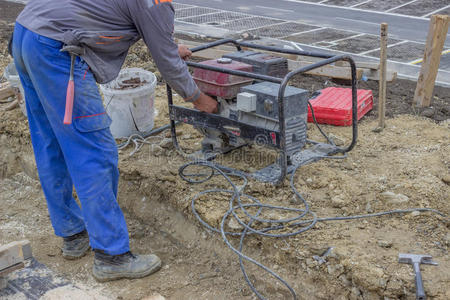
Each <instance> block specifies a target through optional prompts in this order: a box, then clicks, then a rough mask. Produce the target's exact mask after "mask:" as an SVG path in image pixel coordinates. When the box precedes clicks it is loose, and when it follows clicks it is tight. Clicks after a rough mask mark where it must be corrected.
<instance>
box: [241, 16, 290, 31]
mask: <svg viewBox="0 0 450 300" xmlns="http://www.w3.org/2000/svg"><path fill="white" fill-rule="evenodd" d="M274 20H276V19H274ZM278 20H279V19H278ZM286 23H289V22H287V21H286V22H281V23H276V24H270V25H263V26H258V27H253V28H248V29H242V30H240V31H236V32H237V33H245V32H248V31H251V30H257V29H261V28H264V27H269V26H275V25H282V24H286Z"/></svg>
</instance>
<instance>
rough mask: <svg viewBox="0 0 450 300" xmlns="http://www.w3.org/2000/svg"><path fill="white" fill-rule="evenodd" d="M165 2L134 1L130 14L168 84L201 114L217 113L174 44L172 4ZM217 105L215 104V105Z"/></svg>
mask: <svg viewBox="0 0 450 300" xmlns="http://www.w3.org/2000/svg"><path fill="white" fill-rule="evenodd" d="M163 1H164V0H133V1H130V3H129V8H130V13H131V16H132V18H133V21H134V23H135V26H136V28H137V30H138V32H139V34H140V35H141V36H142V38H143V39H144V42H145V44H146V45H147V47H148V48H149V50H150V54H151V55H152V58H153V60H154V62H155V63H156V66H157V67H158V70H159V71H160V73H161V75H162V76H163V78H164V79H165V80H166V82H167V83H168V84H169V85H170V86H171V87H172V88H173V89H174V90H175V91H176V92H177V93H178V94H179V95H180V96H181V97H183V99H185V100H186V101H189V102H193V103H194V106H195V107H196V108H197V109H199V110H202V111H206V112H214V111H215V109H216V105H217V104H216V102H215V101H214V100H213V99H212V98H210V97H209V96H206V95H204V94H202V93H201V92H200V90H199V89H198V87H197V85H196V84H195V82H194V80H193V79H192V76H191V74H190V73H189V71H188V68H187V66H186V64H185V63H184V61H183V60H182V59H181V57H180V54H179V52H178V46H177V44H176V43H175V41H174V40H173V30H174V15H175V12H174V10H173V7H172V4H171V3H170V2H169V1H167V0H166V1H164V2H163ZM213 102H214V103H213Z"/></svg>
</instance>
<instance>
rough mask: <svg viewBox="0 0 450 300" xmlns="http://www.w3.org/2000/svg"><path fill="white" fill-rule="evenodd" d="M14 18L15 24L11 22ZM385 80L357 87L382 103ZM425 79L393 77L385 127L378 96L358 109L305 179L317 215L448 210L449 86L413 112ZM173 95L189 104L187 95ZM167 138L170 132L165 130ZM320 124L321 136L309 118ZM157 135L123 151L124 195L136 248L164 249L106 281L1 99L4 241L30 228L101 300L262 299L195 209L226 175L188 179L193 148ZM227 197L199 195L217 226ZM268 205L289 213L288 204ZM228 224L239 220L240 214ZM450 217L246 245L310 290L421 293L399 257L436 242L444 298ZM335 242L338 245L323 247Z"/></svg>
mask: <svg viewBox="0 0 450 300" xmlns="http://www.w3.org/2000/svg"><path fill="white" fill-rule="evenodd" d="M3 28H5V31H3ZM9 29H10V27H8V25H7V24H4V25H3V26H2V33H3V32H7V30H9ZM6 36H7V34H5V35H4V36H3V35H2V37H1V38H2V40H1V41H0V71H1V72H3V69H4V68H5V67H6V65H7V64H8V63H9V61H10V58H9V57H8V55H7V54H6ZM126 66H128V67H130V66H133V67H141V68H144V69H147V70H150V71H154V72H155V73H156V74H157V75H158V76H159V74H158V72H157V70H156V69H155V67H154V65H153V63H152V62H151V58H150V57H149V56H148V54H147V51H146V49H145V46H144V45H143V44H142V43H138V44H137V45H135V46H134V47H133V49H132V51H131V53H130V55H129V56H128V59H127V62H126ZM159 77H160V76H159ZM295 85H297V86H299V87H303V88H306V89H308V90H310V91H314V90H317V89H320V88H323V87H327V86H334V85H335V84H334V83H333V82H332V81H331V80H330V79H328V78H319V77H311V76H308V77H304V78H299V79H298V80H297V81H296V83H295ZM377 86H378V84H377V82H374V81H368V82H361V83H360V85H359V88H367V89H372V90H373V91H374V95H375V102H376V103H377ZM414 86H415V84H414V83H412V82H409V81H403V80H397V81H396V82H394V83H391V84H389V85H388V101H387V115H388V118H387V121H386V124H387V127H386V129H385V130H384V131H383V132H382V133H374V132H373V131H372V130H373V129H374V128H375V127H376V126H377V120H376V108H375V109H374V110H373V111H372V112H371V113H369V115H367V116H366V117H364V118H363V119H362V120H361V121H360V122H359V137H358V144H357V146H356V148H355V149H354V150H353V151H352V152H350V153H349V156H348V158H346V159H345V160H342V161H328V160H323V161H320V162H317V163H314V164H311V165H307V166H305V167H302V168H301V169H300V170H299V171H298V173H297V176H296V177H295V179H294V182H295V185H296V187H297V188H298V189H299V191H300V192H301V193H302V194H303V195H304V197H305V198H306V200H307V201H308V203H309V204H310V206H311V210H312V211H314V212H315V213H317V215H318V216H319V217H328V216H349V215H354V214H366V213H372V212H379V211H386V210H392V209H404V208H417V207H429V208H434V209H437V210H440V211H441V212H443V213H445V214H446V215H447V216H448V215H449V213H450V206H449V200H450V199H449V195H450V186H449V184H450V173H449V168H450V160H449V155H448V153H450V121H449V120H450V89H446V88H438V87H437V88H436V89H435V92H434V99H433V101H434V102H433V108H431V109H428V110H423V111H414V110H413V109H412V108H411V102H412V97H413V93H414ZM176 101H177V103H181V99H180V98H179V97H176ZM156 107H157V110H158V116H157V118H156V124H155V127H159V126H162V125H165V124H167V123H168V109H167V100H166V96H165V87H164V85H163V84H162V83H160V84H159V85H158V86H157V90H156ZM0 109H1V106H0ZM324 129H325V131H326V132H329V133H330V134H331V136H332V138H333V139H334V140H335V141H336V142H337V143H338V144H339V145H343V144H347V143H349V141H350V139H351V131H350V128H344V127H333V126H324ZM167 137H168V135H167V133H166V132H165V133H163V134H161V138H160V140H161V139H163V138H167ZM309 137H310V138H314V139H317V140H320V139H321V137H320V135H319V133H318V131H317V130H316V129H315V128H314V126H312V125H310V126H309ZM179 139H180V141H181V145H182V147H183V148H184V149H185V150H186V151H187V152H192V151H194V150H195V149H199V148H200V142H201V135H200V134H199V133H198V132H197V131H195V130H194V129H192V128H191V127H189V126H186V125H182V126H180V127H179ZM160 140H158V139H155V140H150V141H153V142H154V144H153V145H144V146H143V147H142V148H141V149H140V150H139V151H138V152H137V153H135V154H134V155H133V156H130V153H131V152H132V151H133V150H134V145H130V146H129V147H128V148H126V149H124V150H121V151H120V167H119V168H120V172H121V183H120V187H119V203H120V205H121V207H122V208H123V210H124V212H125V216H126V219H127V223H128V227H129V232H130V239H131V247H132V249H133V250H134V251H135V252H137V253H146V252H153V253H155V254H157V255H158V256H160V257H161V258H162V260H163V267H162V269H161V271H159V272H158V273H156V274H155V275H152V276H150V277H147V278H144V279H139V280H120V281H116V282H110V283H104V284H100V283H97V282H96V281H95V280H94V279H93V277H92V275H91V268H92V260H93V255H92V254H89V255H87V256H86V257H83V258H82V259H80V260H76V261H67V260H64V259H63V258H62V256H61V244H62V241H61V239H60V238H58V237H56V236H55V235H54V234H53V231H52V227H51V224H50V221H49V218H48V212H47V207H46V203H45V198H44V196H43V193H42V190H41V188H40V184H39V181H38V177H37V173H36V169H35V163H34V157H33V153H32V148H31V143H30V138H29V132H28V125H27V120H26V118H25V117H24V116H23V115H22V113H21V111H20V110H19V109H15V110H12V111H4V110H1V111H0V205H1V213H0V244H6V243H8V242H11V241H15V240H20V239H29V240H30V241H31V243H32V247H33V252H34V257H35V258H36V259H37V260H38V261H39V262H41V263H43V264H45V265H46V266H47V267H48V268H50V269H51V270H52V271H54V272H55V273H56V274H59V275H60V276H62V277H63V278H66V279H67V280H69V281H71V282H72V283H73V284H75V285H76V286H78V287H80V289H82V290H84V291H87V292H88V294H89V295H90V297H91V298H92V299H99V298H100V297H101V296H104V297H105V298H107V299H142V298H145V297H146V296H150V295H153V294H156V293H157V294H160V295H162V296H164V297H166V299H255V295H254V294H253V293H252V291H251V290H250V289H249V287H248V286H247V285H246V283H245V281H244V280H243V276H242V273H241V272H240V269H239V261H238V257H237V256H236V255H234V254H233V252H231V250H229V248H227V247H226V245H225V244H224V242H223V241H222V239H221V237H220V235H217V234H214V233H211V232H209V231H208V230H206V229H205V228H204V227H202V226H201V225H199V223H198V221H197V220H196V219H195V218H194V216H193V214H192V211H191V208H190V201H191V199H192V197H193V196H194V195H195V194H197V193H198V192H199V191H202V190H205V189H211V188H229V186H227V185H226V184H225V183H224V181H223V180H221V179H220V178H219V177H215V178H213V179H212V180H211V181H209V182H207V183H205V184H201V185H190V184H187V183H186V182H184V181H182V179H181V178H180V177H179V176H178V168H179V166H181V165H182V164H184V163H186V162H188V160H186V159H184V158H183V157H182V156H180V155H179V154H178V153H176V151H175V150H173V149H172V148H171V147H170V143H167V140H164V141H163V142H162V143H159V141H160ZM271 155H272V153H271V152H267V151H263V150H261V149H259V148H257V147H253V148H244V149H242V150H240V151H237V152H235V153H233V154H230V155H227V156H224V157H222V158H221V159H220V162H221V163H224V164H228V165H231V166H234V167H236V168H241V169H244V170H249V171H252V170H255V169H258V168H260V167H263V166H264V165H265V164H266V163H267V160H268V157H269V158H271V157H273V156H271ZM237 183H240V182H239V181H237ZM245 192H246V193H247V194H250V195H252V196H254V197H257V198H258V199H259V200H261V201H262V202H264V203H269V204H276V205H284V206H291V207H297V206H298V203H297V202H295V201H293V194H292V192H291V189H290V187H289V184H288V182H287V181H286V182H285V183H284V184H283V185H282V186H279V187H276V186H274V185H271V184H263V183H260V182H256V181H252V180H250V182H249V184H248V186H247V188H246V190H245ZM228 196H229V195H222V194H217V195H214V196H210V197H209V198H206V197H202V198H200V199H199V201H198V204H197V208H198V211H199V213H200V214H201V216H202V217H203V218H204V219H205V220H206V221H207V222H208V223H209V224H211V225H213V226H218V224H219V223H220V221H221V219H222V216H223V214H224V213H225V212H226V210H227V208H228ZM266 216H267V217H271V218H281V217H286V215H284V214H280V213H278V212H277V211H273V212H269V213H268V214H267V215H266ZM227 226H228V227H230V228H236V223H235V222H229V223H227ZM449 227H450V223H449V221H448V218H447V219H444V218H442V217H440V216H437V215H433V214H430V213H409V214H405V215H396V216H384V217H379V218H371V219H364V220H357V221H344V222H329V223H319V224H317V225H316V226H315V227H314V228H313V229H312V230H310V231H308V232H306V233H304V234H300V235H297V236H294V237H290V238H283V239H281V238H262V237H257V236H251V237H248V238H247V239H246V243H245V248H244V252H245V253H246V254H247V255H249V256H250V257H252V258H255V259H256V260H258V261H260V262H262V263H264V264H265V265H266V266H268V267H270V268H271V269H273V270H274V271H275V272H276V273H278V274H279V275H280V276H281V277H283V278H285V279H286V280H287V281H288V282H289V283H290V284H291V286H292V287H293V288H294V289H295V291H296V292H297V294H298V296H299V298H300V299H415V295H414V293H415V288H414V275H413V271H412V268H411V266H408V265H403V264H398V262H397V260H398V254H399V253H421V254H430V255H432V256H433V259H434V260H435V261H437V262H438V263H439V266H422V271H423V278H424V284H425V289H426V292H427V295H428V296H429V299H442V300H444V299H450V290H449V289H448V287H449V286H450V258H449V255H448V250H449V246H450V232H449ZM232 241H233V243H234V244H236V242H238V240H236V239H232ZM330 248H332V250H331V252H330V253H329V255H328V256H327V257H324V258H323V260H321V259H317V257H319V258H320V256H321V255H323V254H324V253H325V252H327V250H329V249H330ZM314 257H315V258H314ZM246 265H247V264H246ZM247 266H248V271H249V274H250V279H251V280H252V281H253V282H254V283H255V285H256V287H257V288H258V290H259V291H260V292H261V293H262V294H263V295H265V296H266V297H267V298H268V299H288V298H289V297H290V294H289V292H288V291H287V290H286V289H285V288H284V287H283V286H282V285H281V284H279V283H278V282H277V281H275V280H274V279H273V278H272V277H269V276H268V275H267V274H266V273H264V272H262V271H261V270H260V269H257V268H256V267H254V266H252V265H247ZM58 292H59V294H58ZM70 293H73V294H75V292H74V291H72V290H70V289H66V290H64V288H62V289H60V290H59V291H57V292H54V293H53V294H52V295H47V298H46V299H59V298H60V297H61V296H62V295H67V294H70ZM78 295H79V294H78ZM21 297H22V298H21ZM52 297H53V298H52ZM74 297H75V296H74ZM83 297H84V298H85V299H88V296H83ZM9 298H10V299H23V296H21V295H19V294H17V295H11V296H10V297H9ZM74 299H76V297H75V298H74Z"/></svg>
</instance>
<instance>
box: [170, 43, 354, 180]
mask: <svg viewBox="0 0 450 300" xmlns="http://www.w3.org/2000/svg"><path fill="white" fill-rule="evenodd" d="M228 43H231V44H233V45H235V46H236V50H237V51H236V52H234V53H230V54H227V55H224V57H222V58H218V59H214V60H207V61H204V62H202V63H195V62H187V64H188V65H189V66H191V67H192V68H193V78H194V80H195V81H196V83H197V85H198V87H199V89H200V90H201V91H202V92H204V93H205V94H207V95H209V96H211V97H213V98H214V99H216V100H217V102H218V110H219V111H218V113H217V114H208V113H204V112H200V111H198V110H196V109H191V108H186V107H182V106H177V105H174V104H173V101H172V90H171V88H170V87H169V86H167V95H168V103H169V114H170V119H171V130H172V140H173V143H174V146H175V148H176V149H178V150H181V149H180V147H179V144H178V140H177V135H176V127H175V124H176V122H182V123H186V124H190V125H192V126H194V127H195V128H196V129H197V130H199V131H200V132H201V133H202V134H203V135H204V138H203V141H202V147H201V149H200V150H199V153H198V154H200V157H201V159H205V160H212V159H214V158H215V157H216V156H217V155H218V154H224V153H227V152H230V151H232V150H234V149H237V148H240V147H243V146H246V145H251V144H258V145H260V146H264V147H269V148H273V149H277V150H278V152H279V158H278V160H277V162H276V163H274V164H272V165H269V166H267V167H265V168H263V169H261V170H258V171H256V172H254V173H252V174H247V173H245V174H246V175H250V176H251V177H253V178H256V179H257V180H260V181H264V182H273V183H281V182H282V181H283V179H284V178H285V176H286V174H287V173H288V172H289V171H291V170H293V169H294V168H295V167H296V166H298V165H303V164H306V163H310V162H313V161H317V160H319V159H322V158H325V157H330V156H331V155H334V154H337V153H346V152H348V151H350V150H351V149H352V148H353V147H354V146H355V144H356V138H357V90H356V67H355V63H354V61H353V59H352V58H351V57H350V56H347V55H339V56H332V55H328V54H323V53H314V52H307V51H299V50H292V49H285V48H278V47H272V46H263V45H257V44H251V43H247V42H240V41H236V40H231V39H224V40H219V41H216V42H212V43H208V44H205V45H201V46H199V47H196V48H194V49H191V50H192V52H197V51H201V50H205V49H208V48H212V47H216V46H219V45H223V44H228ZM241 47H246V48H250V49H257V50H261V51H270V52H278V53H287V54H294V55H302V56H311V57H318V58H322V59H323V60H321V61H319V62H317V63H313V64H311V65H308V66H306V67H302V68H298V69H294V70H292V71H290V72H289V71H288V61H287V59H286V58H283V57H277V56H273V55H272V54H267V53H265V52H257V51H249V50H245V51H243V50H242V49H241ZM336 61H347V62H349V64H350V68H351V74H352V133H353V134H352V142H351V144H350V145H349V146H348V147H345V148H340V147H337V146H336V145H335V144H334V143H332V142H331V141H329V143H319V142H315V141H312V140H309V139H308V138H307V117H308V101H309V92H308V91H306V90H303V89H300V88H296V87H292V86H288V83H289V82H290V80H291V79H292V77H293V76H295V75H297V74H301V73H304V72H307V71H310V70H312V69H315V68H319V67H322V66H324V65H328V64H332V63H334V62H336ZM197 157H198V156H197ZM222 167H223V168H224V169H226V170H227V171H229V172H237V173H243V171H238V170H234V169H231V168H228V167H225V166H222Z"/></svg>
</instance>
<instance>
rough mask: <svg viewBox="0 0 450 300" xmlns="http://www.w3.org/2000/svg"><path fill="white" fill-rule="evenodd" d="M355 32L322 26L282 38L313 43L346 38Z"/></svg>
mask: <svg viewBox="0 0 450 300" xmlns="http://www.w3.org/2000/svg"><path fill="white" fill-rule="evenodd" d="M356 34H357V33H355V32H351V31H346V30H338V29H331V28H323V29H320V30H315V31H311V32H305V33H300V34H297V35H292V36H289V37H286V38H284V40H288V41H294V42H297V43H302V44H314V43H317V42H330V41H334V40H339V39H343V38H348V37H351V36H354V35H356Z"/></svg>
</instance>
